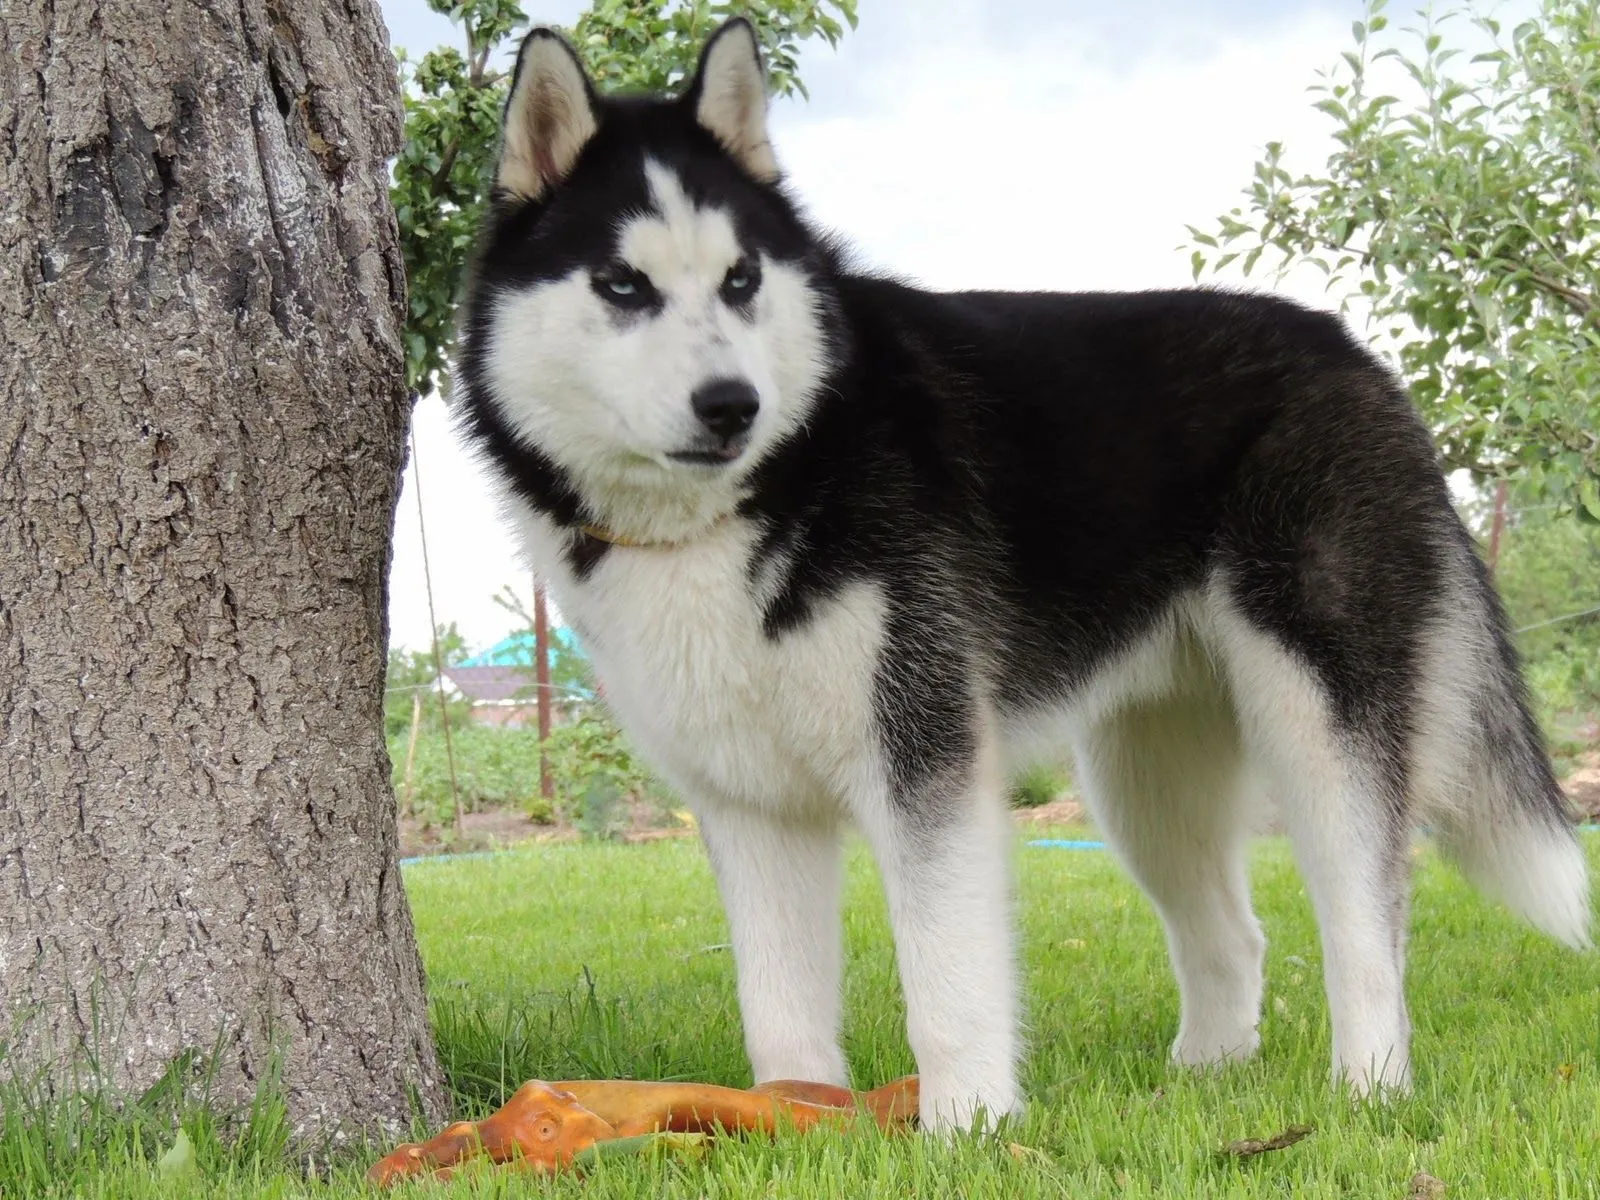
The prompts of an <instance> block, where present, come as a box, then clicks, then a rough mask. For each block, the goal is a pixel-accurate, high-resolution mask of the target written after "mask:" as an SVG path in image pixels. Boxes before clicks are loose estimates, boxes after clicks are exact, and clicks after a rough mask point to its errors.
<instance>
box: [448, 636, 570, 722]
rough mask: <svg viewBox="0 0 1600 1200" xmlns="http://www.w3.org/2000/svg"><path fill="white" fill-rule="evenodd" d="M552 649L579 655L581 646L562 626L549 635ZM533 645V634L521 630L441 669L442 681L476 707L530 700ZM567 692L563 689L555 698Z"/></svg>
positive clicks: (535, 682) (533, 684) (533, 679)
mask: <svg viewBox="0 0 1600 1200" xmlns="http://www.w3.org/2000/svg"><path fill="white" fill-rule="evenodd" d="M550 645H551V648H552V649H556V648H560V649H562V650H566V651H568V652H569V653H574V654H582V653H583V646H582V645H581V644H580V643H579V641H578V639H577V636H576V635H575V634H574V633H573V632H572V630H570V629H568V628H566V627H565V626H560V627H558V628H555V629H552V630H551V631H550ZM535 647H536V643H535V641H534V636H533V630H531V629H524V630H520V631H518V632H516V633H513V634H512V635H511V636H510V637H507V638H502V639H501V640H500V641H498V642H496V643H495V644H494V645H493V646H490V647H489V649H487V650H485V651H484V652H483V653H482V654H474V655H473V656H472V657H471V658H465V659H462V660H461V661H460V662H458V663H456V664H455V665H454V666H450V667H446V668H445V669H444V674H445V678H446V679H448V680H449V681H450V682H451V683H453V684H454V685H455V686H456V689H457V690H458V691H459V692H460V693H461V694H462V695H463V696H465V697H466V698H467V699H468V700H471V701H474V702H475V703H479V704H488V703H495V702H498V701H505V700H531V699H533V698H534V688H536V687H537V686H538V679H537V677H536V675H535V668H534V653H535ZM570 690H571V689H568V688H563V689H562V693H563V695H561V696H560V697H559V698H561V699H567V698H568V696H567V695H566V694H565V693H567V692H570Z"/></svg>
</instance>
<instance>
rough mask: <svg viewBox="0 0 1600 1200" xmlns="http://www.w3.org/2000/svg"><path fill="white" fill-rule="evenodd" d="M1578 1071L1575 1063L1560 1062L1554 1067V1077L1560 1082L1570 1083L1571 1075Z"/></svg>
mask: <svg viewBox="0 0 1600 1200" xmlns="http://www.w3.org/2000/svg"><path fill="white" fill-rule="evenodd" d="M1577 1073H1578V1064H1577V1063H1562V1064H1561V1065H1560V1066H1559V1067H1557V1068H1556V1078H1557V1079H1559V1080H1561V1082H1562V1083H1571V1082H1572V1077H1573V1076H1574V1075H1576V1074H1577Z"/></svg>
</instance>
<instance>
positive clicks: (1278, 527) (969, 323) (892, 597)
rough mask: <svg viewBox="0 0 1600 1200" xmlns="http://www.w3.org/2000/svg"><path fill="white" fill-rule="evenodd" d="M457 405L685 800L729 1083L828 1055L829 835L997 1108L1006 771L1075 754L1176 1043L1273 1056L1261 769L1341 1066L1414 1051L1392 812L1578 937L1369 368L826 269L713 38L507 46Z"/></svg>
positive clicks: (1142, 308)
mask: <svg viewBox="0 0 1600 1200" xmlns="http://www.w3.org/2000/svg"><path fill="white" fill-rule="evenodd" d="M458 397H459V409H460V420H461V422H462V428H463V430H464V433H465V435H466V436H467V437H468V438H469V440H470V441H471V443H472V444H473V445H474V446H475V448H476V450H477V451H478V452H479V453H480V455H481V457H482V459H483V461H484V462H485V463H486V465H487V468H488V470H489V471H490V472H491V473H492V476H493V478H494V480H495V481H496V483H497V485H498V487H499V488H500V490H501V492H502V494H503V497H504V500H505V504H506V507H507V508H508V510H509V513H510V517H511V519H512V521H514V523H515V526H516V529H517V532H518V535H519V537H520V539H521V542H522V545H523V547H524V549H525V551H526V554H527V556H528V558H529V559H530V560H531V562H532V563H533V564H534V566H535V568H536V569H537V570H538V571H539V572H540V573H541V574H542V576H543V577H544V579H545V580H546V582H547V585H548V587H549V589H550V592H551V594H552V595H553V596H554V597H555V598H556V600H557V602H558V603H559V605H560V607H561V611H562V612H563V613H564V614H565V615H566V616H567V618H568V619H569V620H570V622H571V624H572V626H573V628H574V630H575V631H576V632H577V633H578V634H579V636H580V637H581V638H582V639H583V641H584V644H585V645H586V646H587V647H588V649H589V651H590V653H591V655H592V658H593V661H594V664H595V667H596V670H597V672H598V674H599V677H600V679H601V680H602V681H603V683H604V685H605V690H606V695H607V696H608V698H609V700H610V703H611V705H612V706H613V708H614V710H615V712H616V714H617V716H618V718H619V719H620V721H621V723H622V725H623V727H624V728H625V730H626V731H627V733H628V735H629V737H630V738H631V739H632V740H633V742H634V743H635V744H636V746H637V747H638V749H639V750H640V751H641V752H643V754H644V755H645V756H646V757H647V759H648V760H649V761H650V762H651V763H652V764H653V765H654V766H655V767H656V768H657V769H658V770H659V771H660V772H661V774H662V775H663V776H664V777H665V778H666V779H667V780H668V781H669V782H670V783H671V784H672V785H674V786H675V787H676V789H677V790H678V791H679V792H680V793H681V794H682V796H683V798H684V799H685V801H686V802H687V803H688V804H689V805H690V806H691V807H692V808H693V810H694V812H695V813H696V815H697V817H698V822H699V827H700V831H701V833H702V834H703V836H704V839H705V844H706V847H707V849H708V851H709V854H710V859H711V863H712V865H713V867H714V869H715V872H716V877H717V881H718V884H719V887H720V890H721V894H722V898H723V901H724V904H725V906H726V909H727V916H728V922H729V925H730V927H731V938H732V944H733V951H734V958H735V962H736V966H737V973H738V990H739V999H740V1004H741V1008H742V1012H743V1020H744V1031H745V1038H746V1045H747V1048H748V1051H749V1055H750V1061H751V1066H752V1068H753V1071H754V1074H755V1077H756V1079H757V1080H770V1079H776V1078H799V1079H811V1080H822V1081H827V1082H832V1083H843V1082H845V1080H846V1074H847V1072H846V1066H845V1058H844V1055H843V1053H842V1052H841V1049H840V1042H839V1034H840V972H841V966H840V960H841V952H840V913H839V891H840V854H841V843H840V838H841V830H842V828H843V827H845V826H846V825H854V826H855V827H856V828H857V829H859V830H860V831H861V833H862V834H863V835H864V836H865V838H866V839H867V841H868V842H869V843H870V845H871V846H872V848H873V851H874V853H875V855H876V857H877V860H878V863H879V866H880V868H881V871H882V876H883V882H884V886H885V889H886V891H887V895H888V901H889V914H890V919H891V923H892V926H893V930H894V938H895V946H896V950H897V952H898V963H899V970H900V977H901V982H902V986H903V988H904V991H905V998H906V1015H907V1024H908V1035H909V1040H910V1044H911V1048H912V1050H913V1051H914V1053H915V1055H916V1060H917V1066H918V1069H919V1072H920V1074H921V1076H922V1100H921V1104H922V1112H921V1115H922V1119H923V1121H924V1123H925V1124H927V1125H929V1126H933V1127H938V1128H949V1127H965V1126H970V1125H972V1124H974V1123H975V1122H982V1121H986V1120H989V1119H992V1118H994V1117H997V1116H999V1115H1002V1114H1005V1113H1008V1112H1011V1111H1014V1110H1016V1109H1017V1108H1018V1107H1019V1106H1020V1104H1021V1096H1020V1095H1019V1092H1018V1087H1017V1062H1018V1056H1019V1052H1020V1042H1021V1036H1020V1021H1019V999H1018V991H1019V981H1018V978H1017V961H1016V950H1015V939H1014V935H1013V931H1012V922H1011V917H1010V912H1009V906H1010V888H1009V884H1008V874H1009V871H1008V847H1009V846H1010V845H1011V843H1012V840H1013V830H1012V827H1011V825H1010V823H1009V822H1008V818H1007V811H1006V779H1007V772H1008V770H1009V769H1010V768H1011V767H1012V765H1013V764H1014V763H1015V762H1016V761H1017V760H1018V759H1020V758H1025V757H1027V756H1029V755H1037V754H1043V753H1051V752H1057V753H1063V754H1064V753H1065V752H1066V751H1067V749H1068V748H1070V750H1071V752H1072V753H1073V755H1074V756H1075V759H1076V763H1077V768H1078V775H1077V778H1078V780H1079V782H1080V783H1081V785H1082V787H1083V790H1084V794H1085V796H1086V799H1087V802H1088V804H1089V807H1090V810H1091V812H1092V814H1093V816H1094V818H1095V820H1096V822H1097V823H1098V825H1099V827H1100V828H1101V829H1102V830H1103V831H1104V834H1105V837H1106V839H1107V840H1108V841H1109V843H1110V845H1111V846H1112V847H1113V848H1114V850H1115V851H1116V853H1117V855H1118V857H1119V858H1120V859H1121V860H1122V861H1123V862H1124V863H1125V864H1126V866H1127V868H1128V869H1129V870H1130V871H1131V872H1132V874H1133V876H1134V877H1135V878H1136V879H1137V880H1138V881H1139V883H1140V884H1141V885H1142V886H1143V888H1144V889H1145V891H1146V892H1147V893H1148V894H1149V896H1150V899H1151V901H1152V902H1153V904H1154V906H1155V908H1156V910H1157V912H1158V913H1159V914H1160V917H1161V919H1162V921H1163V922H1164V923H1165V926H1166V935H1167V943H1168V946H1169V949H1170V952H1171V957H1172V964H1173V968H1174V971H1175V972H1176V975H1177V982H1178V990H1179V993H1180V998H1181V1004H1182V1017H1181V1020H1180V1022H1179V1025H1178V1031H1177V1038H1176V1040H1175V1042H1174V1043H1173V1046H1172V1054H1173V1057H1174V1058H1175V1059H1177V1060H1178V1061H1179V1062H1181V1063H1191V1064H1206V1063H1217V1062H1220V1061H1223V1060H1228V1059H1236V1058H1243V1057H1246V1056H1248V1055H1249V1054H1251V1053H1252V1052H1253V1051H1254V1050H1255V1049H1256V1047H1257V1043H1258V1034H1257V1024H1258V1019H1259V1010H1260V1006H1261V997H1262V951H1263V939H1262V934H1261V929H1260V926H1259V925H1258V924H1257V922H1256V918H1255V916H1254V914H1253V912H1252V911H1251V906H1250V896H1249V889H1248V883H1247V878H1246V875H1247V872H1246V839H1247V835H1248V833H1249V832H1250V827H1251V821H1252V813H1251V806H1250V804H1249V802H1248V799H1247V798H1248V797H1249V796H1250V795H1251V794H1252V792H1253V790H1254V789H1253V788H1252V787H1251V786H1249V784H1250V783H1251V782H1252V781H1253V780H1256V779H1260V780H1264V781H1265V784H1266V788H1267V790H1268V791H1270V793H1271V795H1272V797H1273V798H1274V799H1275V801H1276V803H1277V805H1278V806H1279V811H1280V813H1281V819H1282V821H1283V823H1284V826H1285V828H1286V829H1287V832H1288V835H1289V837H1290V839H1291V840H1292V843H1293V846H1294V850H1295V852H1296V854H1297V856H1298V862H1299V865H1300V869H1301V871H1302V872H1303V874H1304V877H1305V882H1306V887H1307V890H1308V892H1309V894H1310V898H1311V901H1312V904H1313V906H1314V908H1315V911H1316V915H1317V920H1318V923H1319V927H1320V931H1321V939H1322V948H1323V963H1324V969H1325V973H1326V985H1327V992H1328V1000H1329V1004H1330V1008H1331V1012H1332V1021H1333V1069H1334V1073H1335V1075H1336V1076H1337V1077H1342V1078H1343V1079H1345V1080H1347V1081H1348V1083H1349V1085H1350V1086H1351V1087H1353V1088H1354V1089H1355V1090H1356V1091H1357V1092H1360V1093H1368V1092H1372V1091H1375V1090H1381V1089H1387V1088H1394V1089H1400V1088H1404V1087H1405V1086H1406V1085H1407V1083H1408V1080H1409V1077H1410V1064H1409V1057H1408V1055H1409V1040H1410V1037H1409V1022H1408V1020H1407V1016H1406V1005H1405V999H1404V996H1403V989H1402V978H1403V975H1404V952H1405V941H1406V925H1407V893H1408V887H1409V885H1408V867H1407V862H1408V840H1409V835H1410V831H1411V829H1412V827H1413V826H1414V825H1415V824H1418V823H1422V822H1426V823H1427V824H1428V825H1429V826H1431V828H1432V830H1433V831H1434V833H1435V835H1436V836H1437V837H1438V838H1439V840H1440V841H1441V843H1442V844H1443V846H1444V847H1445V848H1446V850H1447V851H1448V852H1449V853H1450V854H1451V855H1452V856H1453V857H1454V859H1455V860H1456V861H1457V862H1458V863H1459V864H1460V865H1461V866H1462V867H1463V868H1464V869H1465V870H1466V872H1467V873H1468V874H1469V875H1470V876H1471V877H1472V878H1473V879H1475V880H1476V881H1478V882H1479V883H1480V884H1481V885H1483V886H1485V887H1486V888H1488V889H1490V890H1492V891H1493V892H1494V893H1495V894H1497V895H1498V896H1499V897H1501V898H1502V899H1503V900H1504V901H1505V902H1506V903H1507V904H1509V905H1510V906H1511V907H1512V908H1514V909H1515V910H1516V911H1517V912H1519V913H1521V914H1522V915H1523V916H1524V917H1525V918H1527V919H1528V920H1529V921H1531V922H1532V923H1533V924H1534V925H1536V926H1538V927H1539V928H1540V929H1542V930H1545V931H1546V932H1548V933H1550V934H1552V935H1554V936H1555V937H1557V938H1559V939H1561V940H1562V941H1565V942H1568V943H1570V944H1572V945H1574V946H1583V945H1585V944H1586V943H1587V941H1588V925H1589V913H1590V894H1589V884H1588V880H1587V876H1586V871H1585V863H1584V857H1583V854H1582V852H1581V850H1580V848H1579V846H1578V844H1577V841H1576V839H1575V836H1574V834H1573V832H1572V830H1571V828H1570V825H1569V820H1568V814H1567V811H1566V808H1565V805H1564V801H1563V797H1562V794H1561V792H1560V791H1559V789H1558V788H1557V785H1556V781H1555V779H1554V777H1553V775H1552V773H1551V767H1550V763H1549V760H1548V758H1547V757H1546V754H1545V751H1544V749H1543V746H1542V743H1541V738H1540V734H1539V731H1538V729H1537V727H1536V726H1535V723H1534V721H1533V720H1532V718H1531V717H1530V716H1529V711H1528V706H1527V703H1526V699H1525V694H1524V688H1523V684H1522V682H1521V678H1520V674H1519V668H1518V664H1517V660H1516V656H1515V654H1514V652H1513V650H1512V647H1511V644H1510V642H1509V640H1508V638H1507V629H1506V620H1505V616H1504V613H1503V611H1502V609H1501V605H1500V603H1499V601H1498V600H1497V598H1496V596H1495V593H1494V591H1493V589H1492V587H1491V585H1490V582H1489V579H1488V577H1487V575H1486V572H1485V570H1484V567H1483V565H1482V564H1481V562H1480V561H1479V559H1478V557H1477V556H1476V554H1475V551H1474V547H1473V543H1472V540H1471V538H1470V537H1469V536H1468V533H1467V531H1466V530H1465V529H1464V528H1463V526H1462V524H1461V522H1460V521H1459V520H1458V519H1457V517H1456V514H1455V512H1454V510H1453V509H1452V507H1451V503H1450V495H1449V492H1448V490H1447V488H1446V485H1445V481H1444V479H1443V478H1442V476H1441V473H1440V466H1439V460H1438V458H1437V456H1436V454H1435V451H1434V447H1433V445H1432V443H1431V442H1430V440H1429V437H1428V433H1427V431H1426V429H1424V427H1423V425H1422V423H1421V422H1420V421H1419V420H1418V417H1417V414H1416V413H1415V411H1414V410H1413V408H1412V406H1411V405H1410V403H1409V402H1408V401H1407V397H1406V395H1405V393H1404V392H1403V391H1402V389H1401V387H1400V386H1399V385H1398V383H1397V382H1396V380H1395V378H1394V377H1393V376H1392V375H1391V374H1390V373H1389V372H1388V371H1387V370H1386V369H1385V368H1384V367H1383V366H1382V365H1381V364H1380V363H1379V362H1378V361H1377V360H1376V359H1374V357H1373V356H1372V355H1371V354H1370V353H1368V352H1367V350H1366V349H1364V348H1363V347H1362V346H1361V345H1360V344H1359V343H1358V342H1357V341H1356V340H1355V339H1354V338H1353V337H1352V336H1351V334H1350V333H1349V332H1347V330H1346V329H1345V328H1344V327H1343V326H1342V325H1341V323H1340V322H1339V321H1338V320H1336V319H1335V318H1333V317H1330V316H1326V315H1323V314H1321V313H1316V312H1311V311H1307V310H1305V309H1302V308H1299V307H1297V306H1295V305H1293V304H1291V303H1288V302H1286V301H1284V300H1280V299H1276V298H1272V297H1269V296H1252V295H1239V294H1231V293H1225V292H1215V291H1174V292H1155V293H1142V294H1128V295H1118V294H1070V293H1063V294H1039V293H1030V294H1024V293H1002V292H965V293H957V294H946V293H935V292H929V291H924V290H921V289H919V288H915V287H911V286H907V285H906V284H903V283H900V282H896V281H894V280H891V279H886V278H881V277H875V276H872V275H867V274H862V273H859V272H857V271H854V270H852V269H851V268H850V267H849V266H848V265H847V263H846V262H845V260H844V258H843V256H842V254H841V252H840V251H839V250H838V249H837V248H836V246H835V245H834V244H832V243H831V242H830V241H828V240H827V239H826V238H822V237H819V235H818V234H817V232H816V231H815V230H813V229H812V228H811V227H810V226H809V225H808V224H807V223H806V221H805V219H804V217H803V216H802V215H801V213H800V212H799V211H798V209H797V207H796V204H795V202H794V201H793V200H792V199H791V197H790V195H789V193H788V192H787V190H786V189H785V186H784V182H783V177H782V175H781V173H780V170H779V167H778V164H777V160H776V159H775V157H774V154H773V148H772V146H771V145H770V143H769V142H768V137H767V126H766V91H765V81H764V76H763V68H762V63H761V59H760V54H759V50H758V47H757V43H756V41H755V38H754V36H753V34H752V32H751V29H750V27H749V26H748V25H747V24H745V23H744V22H742V21H738V20H735V21H732V22H730V23H728V24H727V25H724V26H723V27H722V28H721V29H720V30H719V31H718V32H717V33H715V34H714V35H713V36H712V38H711V40H710V42H709V44H708V45H707V46H706V47H705V49H704V52H703V54H702V57H701V60H700V64H699V68H698V72H697V74H696V75H695V77H694V78H693V80H692V81H691V82H690V83H689V84H688V85H687V87H686V88H685V89H684V91H683V93H682V94H681V95H680V96H677V97H673V98H667V99H662V98H634V97H612V96H603V95H600V94H597V92H596V89H595V88H594V86H593V84H592V83H591V81H590V80H589V79H588V78H587V76H586V75H585V72H584V70H583V68H582V66H581V65H580V63H579V61H578V60H577V58H576V57H575V56H574V54H573V52H572V51H571V50H570V49H569V48H568V46H567V45H566V44H565V43H564V42H563V41H562V40H561V38H560V37H559V36H557V35H556V34H555V33H553V32H550V31H548V30H543V29H538V30H535V31H533V32H532V33H531V34H530V35H529V36H528V38H527V40H526V41H525V42H524V44H523V46H522V49H521V53H520V55H519V58H518V62H517V69H516V75H515V81H514V84H513V86H512V90H511V95H510V98H509V101H508V103H507V106H506V112H505V128H504V139H503V148H502V154H501V159H500V162H499V165H498V174H497V180H496V189H495V195H494V200H493V203H492V205H491V208H490V211H489V215H488V217H487V221H486V227H485V229H484V232H483V239H482V245H481V250H480V255H479V260H478V263H477V267H476V270H475V275H474V279H473V282H472V284H471V287H470V295H469V299H468V304H467V308H466V312H465V316H464V321H463V326H462V333H461V342H460V353H459V361H458Z"/></svg>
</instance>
